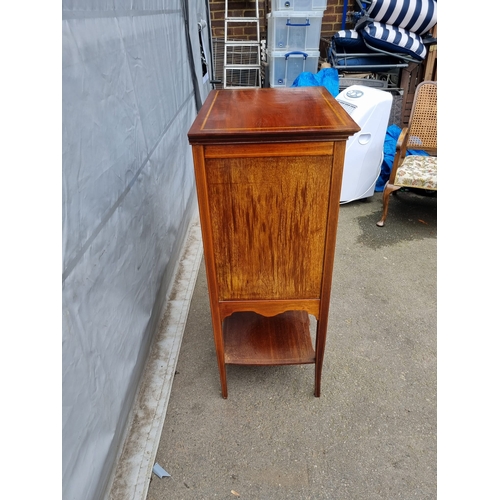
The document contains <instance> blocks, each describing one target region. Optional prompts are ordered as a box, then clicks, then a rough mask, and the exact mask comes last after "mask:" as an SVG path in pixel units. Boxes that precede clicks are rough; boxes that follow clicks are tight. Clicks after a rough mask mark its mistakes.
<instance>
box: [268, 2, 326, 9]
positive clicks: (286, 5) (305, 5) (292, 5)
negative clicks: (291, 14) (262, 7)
mask: <svg viewBox="0 0 500 500" xmlns="http://www.w3.org/2000/svg"><path fill="white" fill-rule="evenodd" d="M327 1H328V0H273V3H272V10H273V11H276V10H302V11H308V10H321V11H324V10H326V4H327Z"/></svg>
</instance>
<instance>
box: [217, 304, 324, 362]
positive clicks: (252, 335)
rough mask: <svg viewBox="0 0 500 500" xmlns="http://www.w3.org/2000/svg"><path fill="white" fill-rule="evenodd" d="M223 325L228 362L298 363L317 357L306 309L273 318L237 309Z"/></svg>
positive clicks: (226, 359)
mask: <svg viewBox="0 0 500 500" xmlns="http://www.w3.org/2000/svg"><path fill="white" fill-rule="evenodd" d="M222 329H223V333H224V357H225V362H226V364H233V365H297V364H305V363H314V362H315V360H316V356H315V353H314V349H313V346H312V341H311V333H310V331H309V315H308V314H307V312H305V311H287V312H285V313H282V314H278V315H276V316H273V317H270V318H268V317H265V316H261V315H260V314H257V313H254V312H237V313H233V314H232V315H231V316H229V317H227V318H226V319H225V320H224V322H223V324H222Z"/></svg>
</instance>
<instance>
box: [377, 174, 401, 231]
mask: <svg viewBox="0 0 500 500" xmlns="http://www.w3.org/2000/svg"><path fill="white" fill-rule="evenodd" d="M398 189H401V187H400V186H394V184H389V183H387V184H386V185H385V188H384V193H383V195H382V202H383V208H382V218H381V219H380V220H379V221H378V222H377V226H378V227H384V224H385V219H386V218H387V212H388V210H389V196H390V195H391V193H392V192H394V191H397V190H398Z"/></svg>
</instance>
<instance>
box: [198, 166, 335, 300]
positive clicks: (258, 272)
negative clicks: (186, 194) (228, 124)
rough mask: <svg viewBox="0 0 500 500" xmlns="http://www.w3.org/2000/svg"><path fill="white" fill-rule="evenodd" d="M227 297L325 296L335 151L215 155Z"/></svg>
mask: <svg viewBox="0 0 500 500" xmlns="http://www.w3.org/2000/svg"><path fill="white" fill-rule="evenodd" d="M206 173H207V185H208V197H209V205H210V213H211V216H212V228H213V246H214V254H215V262H216V274H217V283H218V287H219V300H231V299H233V300H234V299H269V300H271V299H294V298H302V299H304V298H305V299H309V298H311V299H312V298H319V297H320V294H321V279H322V274H323V262H324V259H323V257H324V248H325V238H326V226H327V215H328V206H329V193H330V182H331V173H332V156H307V157H304V156H295V157H286V158H283V157H265V158H230V159H221V158H219V159H207V160H206Z"/></svg>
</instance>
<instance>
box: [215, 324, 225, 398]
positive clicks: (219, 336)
mask: <svg viewBox="0 0 500 500" xmlns="http://www.w3.org/2000/svg"><path fill="white" fill-rule="evenodd" d="M213 329H214V340H215V351H216V353H217V364H218V366H219V377H220V386H221V392H222V397H223V398H224V399H227V379H226V360H225V356H224V337H223V333H222V325H221V323H220V321H218V320H215V321H213Z"/></svg>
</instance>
